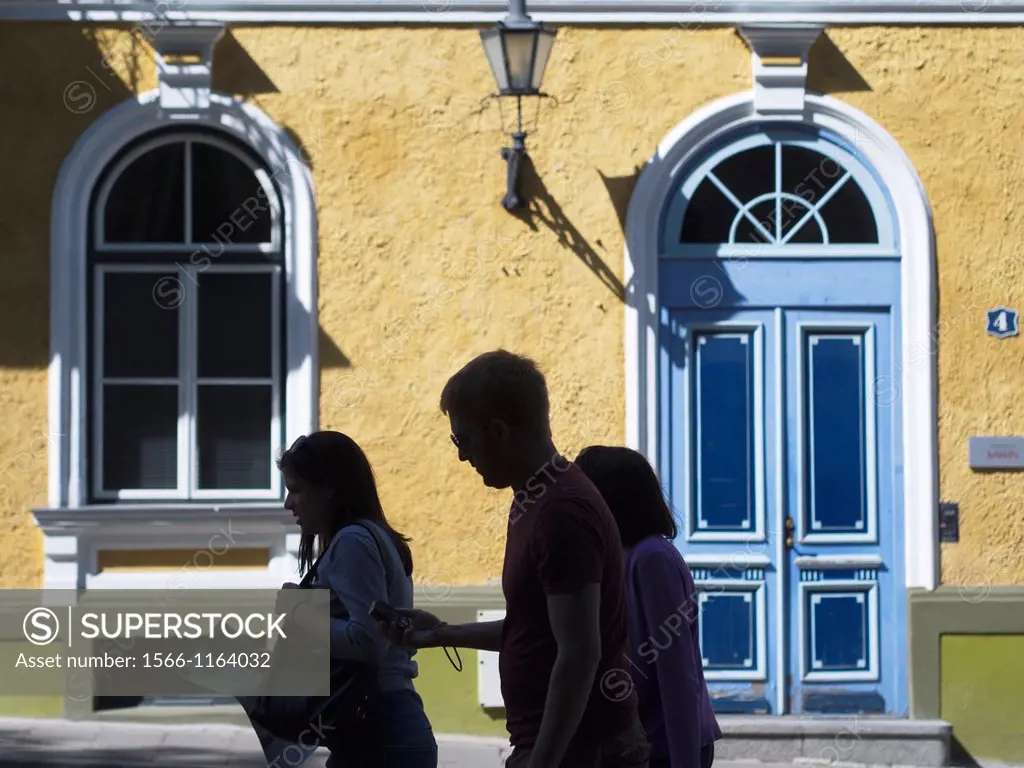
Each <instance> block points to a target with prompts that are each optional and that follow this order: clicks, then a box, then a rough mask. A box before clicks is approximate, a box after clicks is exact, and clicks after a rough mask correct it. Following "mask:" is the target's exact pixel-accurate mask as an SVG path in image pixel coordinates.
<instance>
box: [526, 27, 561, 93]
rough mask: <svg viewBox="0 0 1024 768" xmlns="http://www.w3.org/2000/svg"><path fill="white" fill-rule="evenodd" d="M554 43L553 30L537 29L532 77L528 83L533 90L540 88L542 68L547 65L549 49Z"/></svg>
mask: <svg viewBox="0 0 1024 768" xmlns="http://www.w3.org/2000/svg"><path fill="white" fill-rule="evenodd" d="M554 45H555V30H553V29H544V28H543V27H541V28H540V29H538V30H537V50H536V53H534V55H533V79H532V81H531V83H530V85H531V86H532V88H533V89H534V90H535V91H539V90H540V84H541V81H542V80H543V79H544V70H545V69H546V68H547V66H548V58H550V56H551V49H552V48H553V47H554Z"/></svg>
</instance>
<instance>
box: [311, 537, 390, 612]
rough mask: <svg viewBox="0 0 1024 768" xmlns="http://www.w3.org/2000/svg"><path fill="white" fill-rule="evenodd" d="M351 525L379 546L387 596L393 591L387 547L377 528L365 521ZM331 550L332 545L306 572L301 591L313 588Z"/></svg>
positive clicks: (378, 552)
mask: <svg viewBox="0 0 1024 768" xmlns="http://www.w3.org/2000/svg"><path fill="white" fill-rule="evenodd" d="M349 525H358V526H359V527H360V528H362V529H363V530H365V531H367V532H368V533H369V534H370V535H371V536H372V537H373V543H374V544H376V545H377V554H378V555H380V562H381V565H383V566H384V592H385V596H386V593H387V592H388V591H390V589H391V582H392V579H391V575H392V574H391V569H390V568H388V557H387V553H386V552H385V550H386V547H384V546H383V545H382V544H381V541H380V534H378V532H377V528H376V526H375V525H374V524H373V523H370V522H368V521H365V520H353V521H352V522H351V523H349ZM347 527H348V525H346V526H345V528H347ZM342 530H344V528H342ZM340 533H341V531H338V533H337V534H335V536H338V535H339V534H340ZM332 543H333V542H332ZM329 548H330V544H328V546H327V548H325V549H324V551H323V553H322V554H321V555H320V556H319V557H318V558H317V559H316V560H315V561H314V562H313V565H311V566H310V567H309V570H308V571H306V574H305V575H304V576H303V577H302V581H300V582H299V589H309V588H310V587H311V586H312V584H313V580H314V579H315V578H316V571H317V567H318V566H319V565H320V561H321V560H322V559H323V557H324V555H326V554H327V549H329Z"/></svg>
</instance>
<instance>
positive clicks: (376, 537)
mask: <svg viewBox="0 0 1024 768" xmlns="http://www.w3.org/2000/svg"><path fill="white" fill-rule="evenodd" d="M352 524H353V525H358V526H359V527H360V528H362V529H364V530H366V531H369V532H370V535H371V536H373V543H374V544H376V545H377V554H378V555H380V562H381V565H383V566H384V596H385V597H387V593H388V592H389V591H390V590H391V582H392V579H391V575H392V574H391V569H390V568H388V559H389V558H388V552H387V551H386V550H387V547H385V546H384V545H383V544H381V540H380V533H379V532H378V531H377V526H375V525H374V524H373V523H371V522H369V521H366V520H356V521H354V522H353V523H352Z"/></svg>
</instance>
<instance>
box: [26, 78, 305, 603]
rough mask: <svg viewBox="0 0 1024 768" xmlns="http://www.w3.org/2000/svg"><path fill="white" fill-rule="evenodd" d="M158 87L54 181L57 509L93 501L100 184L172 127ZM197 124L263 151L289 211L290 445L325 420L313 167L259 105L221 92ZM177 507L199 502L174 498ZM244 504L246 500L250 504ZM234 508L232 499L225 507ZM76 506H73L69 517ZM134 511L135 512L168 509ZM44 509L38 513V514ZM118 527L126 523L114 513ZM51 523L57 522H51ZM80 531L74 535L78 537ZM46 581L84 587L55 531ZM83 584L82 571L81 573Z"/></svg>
mask: <svg viewBox="0 0 1024 768" xmlns="http://www.w3.org/2000/svg"><path fill="white" fill-rule="evenodd" d="M170 124H172V123H170V122H169V118H168V117H167V115H165V114H164V113H162V112H161V110H160V104H159V92H158V91H156V90H153V91H149V92H147V93H144V94H141V95H139V96H138V97H135V98H133V99H129V100H127V101H125V102H123V103H121V104H120V105H118V106H116V107H114V108H113V109H110V110H108V111H107V112H105V113H104V114H103V115H102V116H101V117H100V118H98V119H97V120H95V121H94V122H93V123H92V124H91V125H90V126H89V127H88V128H87V129H86V130H85V131H84V132H83V134H82V136H81V137H80V138H79V139H78V141H77V143H76V144H75V146H74V147H73V149H72V150H71V153H70V154H69V155H68V157H67V158H66V159H65V161H64V164H63V165H62V167H61V170H60V174H59V176H58V178H57V182H56V185H55V189H54V196H53V208H52V213H51V268H50V281H51V283H50V295H51V298H50V313H51V316H50V328H51V338H50V347H51V356H50V369H49V386H50V392H49V403H50V409H49V410H50V434H51V435H53V436H54V440H53V441H52V442H51V444H50V453H49V461H48V468H49V493H48V507H49V508H50V509H53V510H58V509H68V510H76V509H80V508H86V507H90V506H93V505H92V504H91V503H90V501H89V493H88V492H89V476H88V472H87V462H86V455H87V453H88V442H89V441H88V433H87V430H86V425H87V411H88V407H87V399H86V382H87V381H88V378H87V377H88V376H89V375H90V372H89V369H88V365H87V363H88V361H87V360H86V351H87V348H88V344H87V341H88V339H87V335H86V334H87V330H86V329H87V322H86V321H87V315H86V304H87V298H88V297H87V293H86V285H87V281H88V269H89V266H88V249H89V245H90V235H89V229H90V228H89V223H90V216H91V210H90V208H91V205H90V203H91V201H92V199H93V190H94V189H96V185H97V184H99V183H101V179H102V177H103V176H104V174H105V173H107V171H108V169H109V168H111V167H112V164H113V163H115V162H117V160H118V155H119V153H120V152H121V151H122V150H123V148H124V147H126V146H128V145H130V144H132V143H133V142H135V141H137V140H139V139H141V138H143V137H145V136H147V135H150V134H152V133H153V132H154V131H158V130H161V129H165V128H167V127H168V126H169V125H170ZM188 126H189V127H193V126H202V127H205V128H207V129H210V130H211V132H212V133H215V134H220V135H223V136H225V137H226V138H229V139H232V138H233V139H235V140H236V141H237V142H239V143H240V144H242V145H245V146H248V147H250V148H251V149H252V150H253V152H254V154H255V155H256V156H257V157H259V158H260V160H261V161H262V163H263V165H264V166H265V167H266V169H267V171H268V172H269V174H270V178H272V179H273V181H274V183H275V187H276V188H277V190H278V196H279V199H280V203H281V214H282V224H283V230H284V231H283V233H282V241H281V245H282V254H283V260H284V273H283V275H282V280H283V284H284V291H283V295H282V302H283V304H282V312H283V315H284V318H285V326H286V332H285V338H284V341H283V344H284V346H283V349H282V354H283V356H284V359H283V360H282V363H283V367H284V369H285V374H284V375H285V387H284V403H283V406H284V407H283V438H284V439H283V441H282V442H283V444H290V443H291V442H292V441H293V440H295V439H296V438H297V437H299V436H300V435H304V434H308V433H309V432H312V431H315V430H316V429H317V428H318V423H319V399H320V376H319V362H318V349H317V347H318V335H319V324H318V318H317V240H318V237H317V209H316V195H315V192H314V188H313V181H312V174H311V172H310V169H309V166H308V163H307V162H306V159H305V157H304V155H303V154H302V152H301V151H300V149H299V147H298V146H297V145H296V144H295V142H294V141H293V140H292V139H291V138H290V137H289V136H288V134H287V132H286V131H285V130H284V129H283V128H282V127H281V126H279V125H278V124H277V123H275V122H274V121H273V120H272V119H271V118H270V117H268V116H267V115H266V114H265V113H264V112H262V111H261V110H260V109H259V108H257V107H256V106H254V105H252V104H246V103H243V102H241V101H239V100H238V99H235V98H232V97H230V96H226V95H224V94H219V93H212V94H211V96H210V105H209V107H208V108H207V109H204V110H201V111H199V112H197V113H196V114H195V115H193V116H191V117H190V120H189V122H188ZM174 503H175V505H177V506H184V505H188V504H190V503H191V502H188V501H187V500H182V501H181V502H177V501H175V502H174ZM240 503H244V502H240ZM219 508H225V509H226V508H227V505H223V504H222V505H219ZM71 514H73V512H69V515H71ZM163 514H166V511H160V510H154V511H153V512H152V515H150V513H149V512H146V513H145V514H143V513H141V512H138V510H126V512H125V515H130V516H131V518H132V519H133V520H141V519H143V518H148V517H151V516H152V517H154V518H156V517H159V516H160V515H163ZM37 517H38V516H37ZM109 522H110V524H111V525H115V527H116V526H117V525H122V524H124V523H115V521H113V520H111V521H109ZM47 526H48V527H52V524H50V523H48V524H47ZM73 538H74V537H72V540H73ZM45 551H46V558H47V561H46V576H45V581H46V583H47V584H48V585H49V586H51V587H52V588H58V585H66V586H64V587H60V588H71V589H74V588H75V583H76V581H75V579H74V578H73V577H71V572H72V571H74V572H78V571H80V568H79V567H78V566H76V565H75V562H76V557H75V555H74V552H75V547H74V546H72V547H71V549H70V550H69V549H68V548H67V546H66V544H65V543H64V542H63V539H62V537H61V536H58V535H57V534H56V533H53V534H49V533H48V534H47V536H46V540H45ZM78 583H80V579H79V581H78Z"/></svg>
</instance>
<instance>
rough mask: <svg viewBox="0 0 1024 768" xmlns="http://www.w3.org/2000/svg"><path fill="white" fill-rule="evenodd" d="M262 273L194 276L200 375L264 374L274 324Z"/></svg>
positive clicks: (267, 368) (267, 373)
mask: <svg viewBox="0 0 1024 768" xmlns="http://www.w3.org/2000/svg"><path fill="white" fill-rule="evenodd" d="M271 281H272V278H271V276H270V275H269V274H267V273H262V274H241V273H227V272H221V273H214V272H207V273H204V274H200V275H199V290H198V291H197V295H198V297H199V377H200V378H214V377H221V378H254V377H255V378H269V377H270V376H271V374H272V370H271V348H272V342H273V335H274V330H275V329H274V326H273V323H272V317H271V311H270V309H271V293H270V286H271V284H272V282H271Z"/></svg>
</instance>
